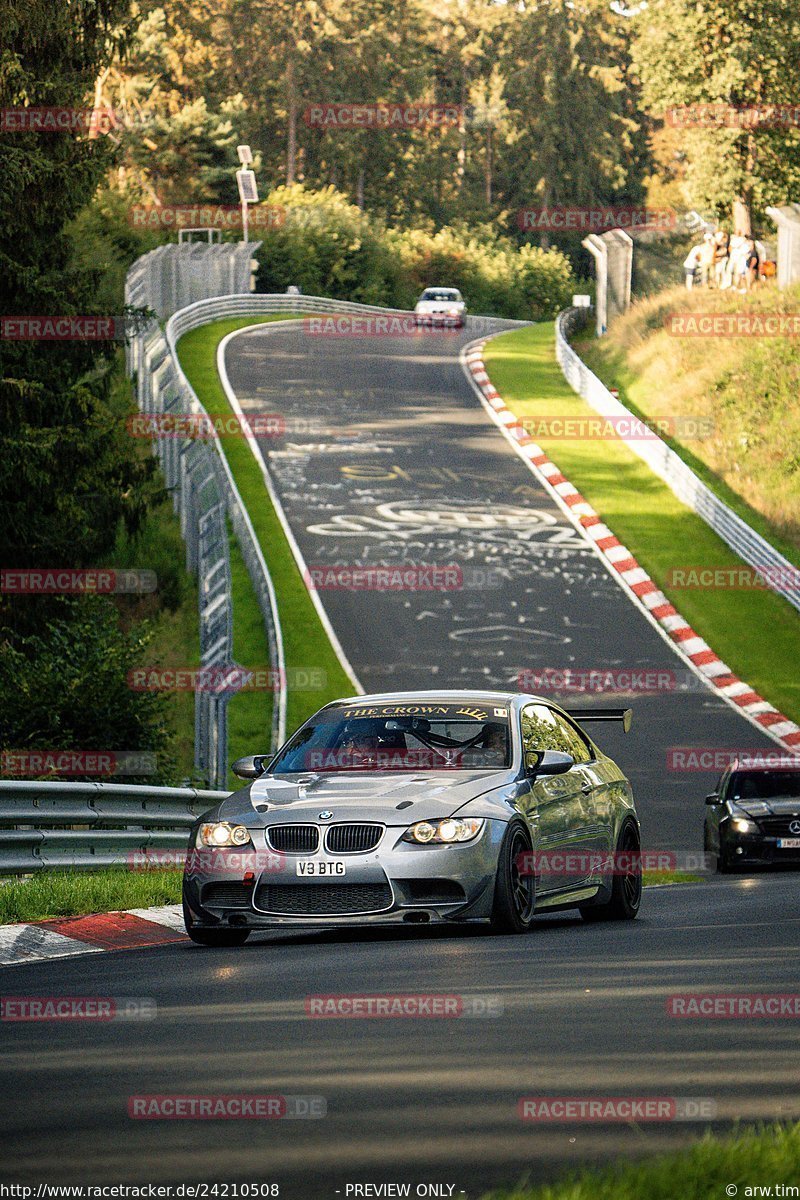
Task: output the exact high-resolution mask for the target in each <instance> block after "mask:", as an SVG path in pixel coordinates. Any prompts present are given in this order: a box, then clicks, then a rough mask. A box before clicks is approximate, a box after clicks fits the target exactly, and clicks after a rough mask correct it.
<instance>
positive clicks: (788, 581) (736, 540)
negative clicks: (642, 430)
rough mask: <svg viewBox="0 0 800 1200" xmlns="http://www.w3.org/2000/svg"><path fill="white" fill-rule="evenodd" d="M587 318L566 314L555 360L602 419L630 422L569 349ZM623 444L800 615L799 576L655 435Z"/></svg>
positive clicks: (577, 313) (627, 412)
mask: <svg viewBox="0 0 800 1200" xmlns="http://www.w3.org/2000/svg"><path fill="white" fill-rule="evenodd" d="M584 313H585V310H583V309H578V308H568V309H566V311H565V312H562V313H560V314H559V317H558V320H557V321H556V357H557V359H558V362H559V365H560V366H561V370H562V371H563V372H564V377H565V378H566V380H567V383H569V385H570V387H571V388H572V389H573V390H574V391H576V392H577V393H578V395H579V396H582V397H583V399H584V400H585V401H586V403H587V404H588V405H589V406H590V407H591V408H593V409H594V411H595V412H597V413H600V415H601V416H604V417H626V418H632V417H633V414H632V413H631V412H630V410H629V409H627V408H626V407H625V405H624V404H622V403H620V401H619V400H618V399H617V398H616V396H612V394H611V392H610V391H609V390H608V388H607V387H606V386H605V384H603V383H601V382H600V380H599V379H598V378H597V376H596V375H594V374H593V373H592V372H591V371H590V370H589V368H588V367H587V366H586V364H585V363H584V362H583V361H582V360H581V359H580V358H579V357H578V355H577V354H576V353H575V351H574V350H573V348H572V346H570V344H569V340H568V339H569V337H570V336H571V335H572V333H573V332H574V331H575V329H576V328H577V325H578V323H579V322H580V321H581V320H582V319H583V318H584ZM623 441H625V442H626V444H627V445H628V446H629V447H630V449H631V450H633V452H634V454H637V455H638V456H639V458H641V459H643V460H644V462H646V463H647V465H648V467H650V469H651V470H652V471H654V472H655V474H656V475H658V477H659V478H660V479H663V480H664V482H665V483H666V484H667V486H668V487H669V488H670V489H671V490H672V491H673V492H674V493H675V495H676V496H677V497H678V499H679V500H682V501H683V503H684V504H686V505H688V507H689V508H691V509H693V510H694V512H696V513H697V515H698V516H699V517H702V518H703V520H704V521H705V522H706V524H707V525H710V527H711V528H712V529H713V530H714V532H715V533H716V534H718V535H719V537H721V538H722V540H723V541H724V542H726V543H727V545H728V546H730V548H731V550H733V551H734V553H736V554H738V555H739V557H740V558H741V559H742V560H743V561H744V562H746V563H747V564H748V566H751V567H755V568H756V569H757V570H761V571H763V572H764V578H765V582H766V583H767V584H768V586H769V587H770V588H772V590H773V591H775V592H777V593H778V594H779V595H781V596H783V597H784V598H785V599H786V600H788V601H789V603H790V604H792V605H793V606H794V607H795V608H796V609H800V570H798V568H797V567H795V566H793V564H792V563H790V562H789V561H788V559H786V558H784V557H783V555H782V554H780V553H779V552H778V551H777V550H776V549H775V547H774V546H771V545H770V543H769V542H768V541H766V539H765V538H763V537H761V535H760V534H758V533H756V531H755V530H754V529H752V528H751V527H750V526H749V525H748V524H747V522H746V521H743V520H742V518H741V517H740V516H738V515H737V514H736V513H735V512H734V511H733V509H731V508H729V507H728V505H727V504H724V503H723V501H722V500H720V499H719V497H718V496H716V495H715V494H714V493H713V492H712V491H711V489H710V488H709V487H707V486H706V485H705V484H704V483H703V481H702V480H701V479H699V478H698V476H697V475H695V473H694V471H693V470H692V469H691V467H687V465H686V463H685V462H684V461H683V460H682V459H681V458H680V457H679V456H678V455H677V454H676V453H675V451H674V450H671V449H670V447H669V446H668V445H667V444H666V442H664V441H662V440H661V438H659V437H657V436H656V435H655V434H654V435H653V437H648V438H623Z"/></svg>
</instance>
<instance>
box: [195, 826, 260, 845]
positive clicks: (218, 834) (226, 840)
mask: <svg viewBox="0 0 800 1200" xmlns="http://www.w3.org/2000/svg"><path fill="white" fill-rule="evenodd" d="M249 841H250V833H249V831H248V829H247V826H246V825H229V824H228V822H227V821H214V822H212V823H211V824H210V825H201V826H200V828H199V829H198V831H197V845H198V846H211V847H214V848H215V849H221V848H222V847H224V846H246V845H247V843H248V842H249Z"/></svg>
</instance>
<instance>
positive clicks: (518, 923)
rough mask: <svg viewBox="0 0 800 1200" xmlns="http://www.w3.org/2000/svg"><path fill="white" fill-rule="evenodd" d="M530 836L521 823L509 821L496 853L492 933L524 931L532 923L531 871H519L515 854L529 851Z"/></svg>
mask: <svg viewBox="0 0 800 1200" xmlns="http://www.w3.org/2000/svg"><path fill="white" fill-rule="evenodd" d="M530 852H531V839H530V837H529V835H528V831H527V830H526V828H525V826H524V825H521V824H520V823H519V822H515V823H514V824H513V825H509V827H508V829H507V830H506V832H505V835H504V837H503V841H502V843H501V845H500V853H499V854H498V856H497V875H496V876H495V882H494V902H493V904H492V929H494V931H495V932H496V933H527V932H528V931H529V929H530V928H531V925H532V924H533V913H534V909H535V906H536V887H535V884H534V878H533V875H522V874H520V871H519V867H518V865H517V862H516V860H517V856H518V855H520V854H530Z"/></svg>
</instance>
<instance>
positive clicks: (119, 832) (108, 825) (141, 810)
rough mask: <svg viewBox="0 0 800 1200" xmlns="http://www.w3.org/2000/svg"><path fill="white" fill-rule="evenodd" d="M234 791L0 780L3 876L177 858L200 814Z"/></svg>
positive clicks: (185, 846)
mask: <svg viewBox="0 0 800 1200" xmlns="http://www.w3.org/2000/svg"><path fill="white" fill-rule="evenodd" d="M230 794H231V793H230V792H222V791H207V792H206V791H198V790H196V789H195V788H170V787H141V786H138V785H133V784H131V785H126V784H117V783H39V782H35V781H33V782H29V781H27V780H26V781H20V780H13V781H12V780H0V875H26V874H34V873H36V872H38V871H41V870H43V869H45V868H52V867H60V868H69V869H71V870H78V871H91V870H99V869H100V868H102V867H111V866H130V865H131V864H132V863H135V862H137V861H138V863H140V864H141V863H144V862H146V860H147V855H148V854H150V855H153V856H155V855H156V853H157V852H163V851H167V852H170V851H171V852H174V853H175V854H176V856H178V855H180V854H182V853H183V852H184V851H185V850H186V848H187V839H188V833H189V829H190V828H191V826H192V825H193V823H194V822H195V820H196V819H197V817H199V816H200V815H201V814H202V813H203V812H205V811H206V810H207V809H209V808H212V807H213V806H214V805H215V804H218V803H219V802H220V801H221V800H224V799H225V798H226V797H227V796H229V795H230Z"/></svg>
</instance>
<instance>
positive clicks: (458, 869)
mask: <svg viewBox="0 0 800 1200" xmlns="http://www.w3.org/2000/svg"><path fill="white" fill-rule="evenodd" d="M609 720H612V721H621V722H622V723H623V725H624V727H625V728H626V729H627V728H628V727H629V725H630V712H629V710H622V709H595V710H592V709H580V710H578V709H575V710H570V711H566V710H564V709H562V708H560V707H558V706H557V705H555V704H553V703H551V702H550V701H547V700H543V699H541V698H539V697H537V696H526V695H519V694H511V695H509V694H505V693H501V692H478V691H475V692H473V691H443V692H404V693H393V694H386V695H375V696H353V697H351V698H350V699H345V700H336V701H334V702H333V703H331V704H327V705H325V707H324V708H321V709H320V710H319V712H317V713H315V715H314V716H313V717H311V718H310V719H309V720H308V721H306V722H305V724H304V725H302V726H301V728H300V729H298V730H297V732H296V733H295V734H294V735H293V736H292V737H291V738H290V739H289V740H288V742H286V744H285V745H284V746H283V747H282V748H281V750H279V751H278V753H277V754H276V755H275V757H274V758H272V759H268V758H266V757H262V756H258V755H256V756H254V757H247V758H244V759H239V760H238V762H237V763H235V764H234V768H233V769H234V771H235V772H236V774H238V775H239V776H240V777H241V778H246V779H250V780H252V782H250V783H249V785H248V786H247V787H245V788H243V789H242V790H241V791H238V792H235V793H233V795H231V796H229V797H228V798H227V799H225V800H223V801H222V802H221V803H220V804H218V805H217V806H216V808H214V809H212V810H211V811H209V812H207V813H205V814H204V815H203V816H202V817H201V818H200V819H199V820H198V822H197V823H196V825H195V826H194V828H193V830H192V833H191V838H190V845H189V851H188V853H187V858H186V867H185V873H184V889H183V905H184V916H185V920H186V929H187V932H188V934H189V936H190V937H191V938H192V940H193V941H195V942H198V943H200V944H201V945H206V946H230V945H240V944H241V943H243V942H244V941H246V939H247V937H248V936H249V935H250V933H252V932H253V931H254V930H266V929H271V928H276V927H284V928H286V927H296V926H303V925H315V926H331V925H341V924H349V925H368V924H369V925H375V924H396V923H401V922H419V923H423V922H453V921H461V922H463V921H477V922H487V923H489V924H491V926H493V927H494V928H495V929H496V930H498V931H503V932H508V933H524V932H526V931H527V930H528V929H529V928H530V927H531V923H532V921H533V918H534V915H535V913H538V912H543V911H545V912H550V911H553V910H554V909H562V908H574V907H577V908H579V909H580V912H581V913H582V915H583V916H584V917H585V918H586V919H587V920H603V919H623V920H625V919H628V920H629V919H631V918H633V917H635V916H636V914H637V912H638V909H639V904H640V901H641V858H640V853H639V851H640V837H639V821H638V818H637V815H636V809H635V806H634V801H633V794H632V790H631V786H630V784H629V782H628V780H627V779H626V778H625V775H624V774H623V772H622V771H621V770H620V768H619V767H618V766H617V764H616V763H615V762H614V761H613V760H612V759H610V758H609V757H608V756H607V755H605V754H603V752H602V750H600V749H599V748H598V747H597V746H596V745H595V743H594V742H593V741H592V739H591V738H590V737H589V736H588V734H587V733H586V732H585V730H584V729H583V727H582V726H583V724H584V723H591V722H594V721H609Z"/></svg>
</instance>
